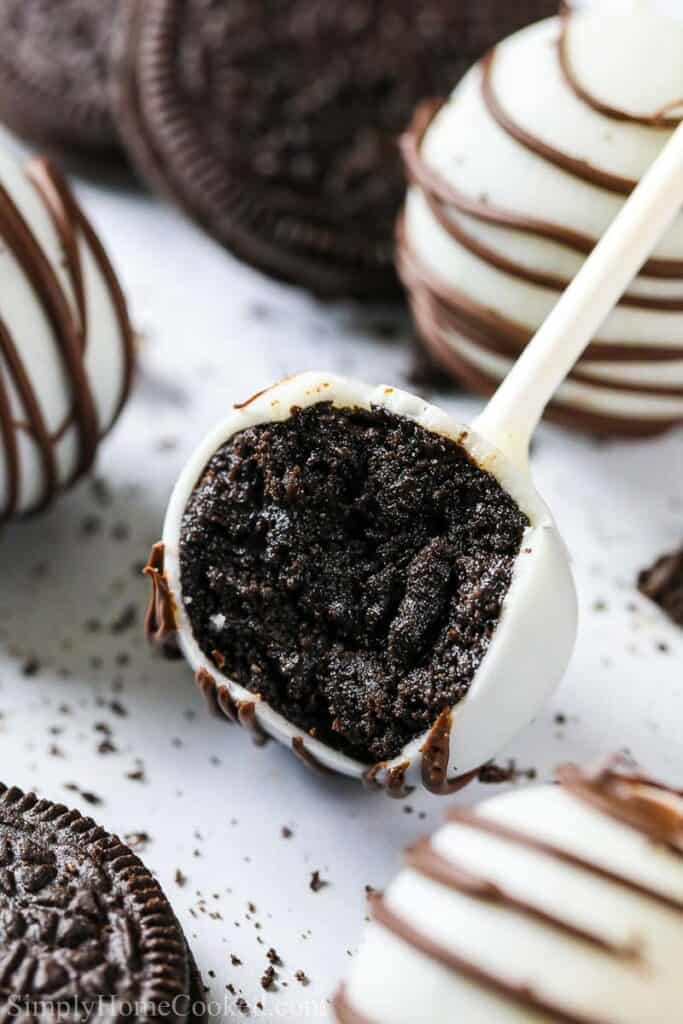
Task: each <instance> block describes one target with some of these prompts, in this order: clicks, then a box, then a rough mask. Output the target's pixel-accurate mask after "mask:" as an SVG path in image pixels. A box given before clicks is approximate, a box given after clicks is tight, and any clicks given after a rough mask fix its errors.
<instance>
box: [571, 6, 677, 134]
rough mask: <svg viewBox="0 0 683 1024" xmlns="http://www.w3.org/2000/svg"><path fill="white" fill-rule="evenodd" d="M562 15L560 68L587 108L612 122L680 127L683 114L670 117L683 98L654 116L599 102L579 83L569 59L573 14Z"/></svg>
mask: <svg viewBox="0 0 683 1024" xmlns="http://www.w3.org/2000/svg"><path fill="white" fill-rule="evenodd" d="M560 13H561V15H562V31H561V33H560V40H559V55H560V66H561V68H562V72H563V74H564V77H565V80H566V82H567V84H568V85H569V86H570V88H571V89H572V91H573V92H574V93H576V95H577V96H578V98H579V99H580V100H581V102H582V103H585V104H587V106H589V107H592V109H593V110H595V111H596V112H597V113H598V114H602V116H603V117H608V118H610V119H611V120H612V121H629V122H631V123H632V124H640V125H644V126H645V127H646V128H667V129H669V130H671V129H672V128H677V127H678V125H679V124H680V123H681V121H682V120H683V114H681V115H679V116H678V117H671V116H669V115H670V112H671V111H672V110H677V109H678V110H680V109H682V108H683V98H682V99H679V100H673V101H672V102H671V103H668V104H667V105H666V106H665V107H664V108H663V109H662V110H655V111H654V112H653V113H652V114H633V113H629V111H628V110H624V109H623V108H621V107H613V106H611V105H610V104H609V103H605V102H604V101H603V100H599V99H598V98H597V96H594V95H593V94H592V93H591V92H590V91H589V90H588V89H586V87H585V86H584V85H582V84H581V82H580V81H579V78H578V75H577V74H576V73H575V71H574V68H573V67H572V64H571V60H570V59H569V52H568V47H567V33H568V28H569V18H570V16H571V13H572V12H571V9H570V8H569V9H568V8H566V7H562V8H561V10H560Z"/></svg>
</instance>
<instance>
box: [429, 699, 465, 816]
mask: <svg viewBox="0 0 683 1024" xmlns="http://www.w3.org/2000/svg"><path fill="white" fill-rule="evenodd" d="M452 718H453V716H452V713H451V711H450V708H444V710H443V711H442V712H441V714H440V715H439V717H438V718H437V720H436V722H435V723H434V725H433V726H432V728H431V729H430V731H429V735H428V736H427V739H426V740H425V743H424V745H423V747H422V751H421V752H422V785H423V786H424V787H425V789H426V790H428V791H429V792H430V793H435V794H436V795H437V796H448V795H450V794H453V793H458V792H459V791H460V790H461V789H464V788H465V786H467V785H468V784H469V783H470V782H472V780H473V779H475V778H476V777H477V775H478V774H479V769H478V768H477V769H475V771H473V772H466V773H465V774H464V775H458V776H456V778H454V779H449V778H448V765H449V762H450V756H451V726H452Z"/></svg>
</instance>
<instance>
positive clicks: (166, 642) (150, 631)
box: [143, 543, 182, 660]
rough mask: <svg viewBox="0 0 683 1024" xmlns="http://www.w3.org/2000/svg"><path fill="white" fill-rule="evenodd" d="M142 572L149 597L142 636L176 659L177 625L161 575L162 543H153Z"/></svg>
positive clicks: (170, 598)
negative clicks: (150, 588) (149, 586)
mask: <svg viewBox="0 0 683 1024" xmlns="http://www.w3.org/2000/svg"><path fill="white" fill-rule="evenodd" d="M143 573H144V575H145V576H149V579H150V582H151V584H152V596H151V599H150V602H149V606H148V608H147V615H146V616H145V635H146V636H147V639H148V640H149V642H150V643H151V644H152V645H153V646H154V647H156V648H157V650H158V651H160V652H161V654H163V655H164V657H165V658H169V659H172V660H176V659H178V658H180V657H182V655H181V653H180V647H179V646H178V625H177V622H176V613H175V602H174V599H173V594H172V593H171V589H170V587H169V585H168V580H167V579H166V576H165V574H164V545H163V544H162V543H158V544H155V545H154V546H153V547H152V550H151V552H150V556H149V561H148V563H147V565H146V566H145V568H144V570H143Z"/></svg>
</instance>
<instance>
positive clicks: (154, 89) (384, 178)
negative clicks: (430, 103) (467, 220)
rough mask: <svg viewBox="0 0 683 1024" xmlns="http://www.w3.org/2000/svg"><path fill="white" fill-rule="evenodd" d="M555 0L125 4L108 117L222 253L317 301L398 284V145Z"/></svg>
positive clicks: (154, 179)
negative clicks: (419, 111) (485, 54)
mask: <svg viewBox="0 0 683 1024" xmlns="http://www.w3.org/2000/svg"><path fill="white" fill-rule="evenodd" d="M556 6H557V3H556V0H488V2H482V0H458V2H453V0H421V2H420V3H419V4H417V3H412V2H409V0H405V2H403V0H400V2H397V0H345V2H344V3H331V2H330V0H230V2H226V0H182V2H179V0H121V7H120V21H119V24H118V27H117V30H116V32H115V43H114V55H115V56H114V65H115V67H114V74H113V86H114V107H115V112H116V115H117V120H118V124H119V130H120V132H121V135H122V137H123V139H124V141H125V143H126V145H127V147H128V148H129V150H130V153H131V155H132V157H133V160H134V162H135V163H136V164H137V166H138V168H139V169H140V171H141V173H142V174H143V176H144V177H145V178H146V179H147V180H148V181H149V182H150V183H151V184H152V185H153V186H154V187H156V188H157V189H160V190H161V191H163V192H164V193H165V194H167V195H169V196H171V197H172V198H173V199H175V200H176V201H177V202H178V203H179V204H180V205H181V206H182V207H184V209H185V210H186V211H187V212H188V213H189V214H190V215H191V216H193V217H194V218H195V219H196V220H197V221H198V222H199V223H201V224H202V225H203V226H204V227H205V228H206V230H208V231H209V232H210V233H211V234H212V235H214V236H215V237H216V238H217V239H218V240H219V241H220V242H222V243H223V244H224V245H225V246H227V247H228V248H229V249H231V250H233V251H234V252H235V253H236V254H237V255H238V256H240V257H241V258H242V259H244V260H247V261H248V262H250V263H252V264H254V265H256V266H257V267H259V268H261V269H262V270H265V271H266V272H268V273H270V274H273V275H275V276H276V277H279V278H282V279H285V280H288V281H291V282H294V283H297V284H301V285H305V286H307V287H308V288H310V289H311V290H313V291H314V292H316V293H318V294H321V295H326V296H338V295H345V294H346V295H356V296H361V297H362V296H371V295H383V294H388V293H392V292H394V291H395V290H396V288H397V287H398V285H397V278H396V275H395V271H394V267H393V224H394V219H395V216H396V213H397V210H398V208H399V206H400V203H401V200H402V197H403V192H404V183H403V176H402V171H401V166H400V159H399V155H398V149H397V143H396V139H397V136H398V135H399V133H400V132H401V130H402V129H403V128H404V127H405V126H406V124H407V123H408V121H409V119H410V116H411V113H412V111H413V108H414V106H415V104H416V102H417V101H418V100H420V99H421V98H423V97H425V96H431V95H435V94H437V95H443V94H446V93H448V92H449V91H450V89H451V88H452V86H453V85H454V84H455V82H456V81H457V80H458V78H459V77H460V76H461V74H462V73H463V71H464V70H465V69H466V68H467V67H468V65H469V64H470V63H471V62H472V61H473V60H474V59H475V58H476V57H477V56H478V55H480V54H481V52H482V51H483V50H485V49H486V48H487V47H488V46H490V45H491V44H492V43H493V42H495V41H496V40H497V39H498V38H500V37H501V36H503V35H505V34H507V33H509V32H511V31H512V30H514V29H515V28H517V27H519V26H521V25H522V24H524V23H526V22H529V21H533V20H534V19H535V18H537V17H540V16H542V15H544V14H548V13H554V11H555V9H556Z"/></svg>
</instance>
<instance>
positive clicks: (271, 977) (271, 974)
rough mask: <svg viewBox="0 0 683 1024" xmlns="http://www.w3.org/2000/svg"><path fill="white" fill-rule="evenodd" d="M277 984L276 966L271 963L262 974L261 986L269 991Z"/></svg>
mask: <svg viewBox="0 0 683 1024" xmlns="http://www.w3.org/2000/svg"><path fill="white" fill-rule="evenodd" d="M274 984H275V968H274V967H273V965H272V964H271V965H270V966H269V967H266V969H265V971H264V972H263V975H262V976H261V988H262V989H264V990H265V991H266V992H269V991H270V990H271V989H272V988H273V986H274Z"/></svg>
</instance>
